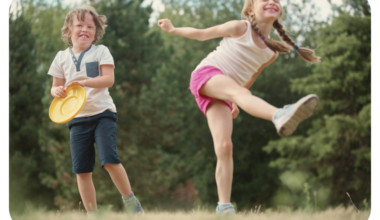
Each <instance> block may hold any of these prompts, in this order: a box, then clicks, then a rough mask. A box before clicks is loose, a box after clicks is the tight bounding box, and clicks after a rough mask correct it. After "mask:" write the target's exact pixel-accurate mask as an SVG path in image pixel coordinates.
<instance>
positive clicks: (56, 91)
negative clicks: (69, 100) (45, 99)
mask: <svg viewBox="0 0 380 220" xmlns="http://www.w3.org/2000/svg"><path fill="white" fill-rule="evenodd" d="M51 95H52V96H53V97H56V98H61V97H62V98H64V97H66V92H65V90H64V88H63V86H56V87H53V88H52V89H51Z"/></svg>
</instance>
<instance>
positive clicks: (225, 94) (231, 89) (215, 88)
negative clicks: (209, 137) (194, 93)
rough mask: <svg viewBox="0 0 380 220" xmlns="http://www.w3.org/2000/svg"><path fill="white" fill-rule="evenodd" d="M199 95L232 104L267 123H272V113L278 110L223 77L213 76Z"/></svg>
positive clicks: (226, 77) (231, 80)
mask: <svg viewBox="0 0 380 220" xmlns="http://www.w3.org/2000/svg"><path fill="white" fill-rule="evenodd" d="M199 93H200V94H201V95H205V96H208V97H212V98H216V99H220V100H227V101H230V102H233V103H235V104H236V105H238V106H239V107H240V108H242V109H243V110H244V111H245V112H247V113H248V114H250V115H252V116H255V117H258V118H262V119H265V120H268V121H272V118H273V115H274V113H275V112H276V111H277V110H278V108H276V107H274V106H272V105H270V104H269V103H267V102H266V101H264V100H262V99H261V98H259V97H257V96H254V95H252V93H251V92H250V91H249V90H248V89H246V88H244V87H242V86H240V85H239V84H237V83H236V82H235V81H234V80H233V79H231V78H229V77H228V76H225V75H216V76H213V77H212V78H211V79H210V80H208V81H207V83H205V84H204V85H203V86H202V88H201V89H200V90H199Z"/></svg>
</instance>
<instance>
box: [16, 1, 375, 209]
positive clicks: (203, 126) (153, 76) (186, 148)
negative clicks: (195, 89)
mask: <svg viewBox="0 0 380 220" xmlns="http://www.w3.org/2000/svg"><path fill="white" fill-rule="evenodd" d="M86 2H87V1H86ZM90 2H91V4H92V5H93V6H94V7H95V8H96V10H97V11H98V13H99V14H104V15H106V16H107V18H108V27H107V28H106V34H105V35H104V37H103V39H102V40H101V41H100V42H99V43H98V44H104V45H105V46H107V47H108V48H109V49H110V51H111V54H112V55H113V58H114V61H115V67H116V68H115V78H116V81H115V85H114V86H113V87H112V88H110V89H109V91H110V94H111V96H112V98H113V100H114V102H115V104H116V108H117V114H118V130H117V131H118V154H119V157H120V158H121V161H122V164H123V165H124V166H125V168H126V171H127V173H128V176H129V179H130V181H131V184H132V189H133V191H134V193H135V194H136V195H137V196H138V198H139V200H140V201H141V202H142V204H143V206H144V207H145V208H146V209H151V210H152V209H154V208H160V209H162V210H165V209H170V210H175V209H181V210H190V209H192V208H193V207H198V206H202V207H211V208H212V209H214V207H215V203H216V202H217V191H216V184H215V164H216V157H215V153H214V149H213V143H212V138H211V134H210V132H209V129H208V127H207V120H206V118H205V117H204V116H203V114H202V112H201V111H199V109H198V107H197V105H196V103H195V101H194V97H193V96H192V95H191V93H190V91H189V90H188V86H189V79H190V75H191V72H192V71H193V70H194V68H195V67H196V66H197V65H198V63H199V62H200V61H201V60H202V59H203V58H204V57H206V56H207V54H208V53H209V52H211V51H212V50H214V49H215V48H216V47H217V46H218V44H219V42H220V40H221V38H219V39H213V40H209V41H204V42H198V41H195V40H191V39H186V38H183V37H179V36H174V35H169V34H167V33H164V32H162V31H161V30H160V28H159V27H158V26H157V25H149V22H148V19H149V16H150V13H151V12H152V9H151V7H141V4H142V0H112V1H106V0H96V1H90ZM163 2H164V4H165V11H164V12H163V13H161V15H160V17H161V18H165V17H168V18H170V19H171V20H172V21H173V24H174V25H175V26H191V27H195V28H206V27H211V26H214V25H217V24H221V23H224V22H226V21H229V20H233V19H240V10H241V8H242V5H243V3H244V1H243V0H237V1H236V0H235V1H232V0H228V1H216V0H204V1H182V0H165V1H163ZM365 2H366V1H360V0H352V1H346V2H345V4H346V5H347V7H339V8H336V9H335V10H336V11H338V12H339V13H340V16H339V17H336V18H334V19H333V20H332V21H331V23H325V22H317V21H316V20H315V18H316V16H318V14H317V11H316V10H315V8H314V7H313V4H312V3H311V2H310V0H304V1H302V3H300V2H298V1H297V3H296V2H295V1H293V0H287V1H286V4H284V5H283V6H284V10H285V11H286V17H285V27H286V29H287V33H289V34H290V36H291V37H292V38H293V39H294V40H295V41H296V42H297V44H298V45H300V46H306V47H310V48H317V55H319V56H322V62H321V63H320V64H318V65H310V64H307V63H306V62H305V61H303V60H302V59H301V58H300V57H299V56H298V55H297V54H296V53H295V52H291V53H290V54H284V55H280V57H279V58H278V59H277V61H276V62H275V63H274V64H272V65H271V66H269V67H267V68H266V69H265V70H264V71H263V72H262V73H261V75H260V76H259V77H258V79H257V81H256V82H255V84H254V85H253V86H252V88H251V89H250V90H251V92H252V93H253V94H254V95H257V96H259V97H261V98H263V99H264V100H266V101H268V102H269V103H271V104H273V105H275V106H279V107H280V106H282V105H285V104H289V103H292V102H295V101H296V100H298V99H299V98H300V97H301V96H304V95H306V94H308V93H316V94H317V95H318V96H319V97H320V100H321V103H320V107H319V108H318V111H317V112H316V114H315V115H314V116H313V117H312V118H311V119H309V120H307V121H305V122H303V123H302V124H301V125H300V126H299V128H298V130H297V131H296V132H295V133H294V136H292V137H290V138H286V139H279V137H278V135H277V134H276V132H275V129H274V126H273V124H272V123H270V122H266V121H263V120H260V119H256V118H253V117H251V116H249V115H247V114H246V113H244V112H242V111H241V113H240V115H239V117H238V118H237V119H236V120H234V134H233V137H232V138H233V143H234V170H235V171H234V184H233V189H232V202H235V203H236V204H237V206H238V209H239V210H241V209H251V208H252V207H255V206H258V205H261V207H262V210H263V209H267V210H271V209H270V208H273V207H278V208H280V206H281V205H282V206H291V207H293V208H301V207H305V208H307V209H311V208H313V207H318V208H325V207H327V206H330V205H339V204H341V203H345V204H348V203H346V202H347V201H348V200H347V198H346V197H345V191H349V193H350V194H351V196H352V199H353V200H354V202H356V201H359V204H360V202H361V201H362V203H363V207H365V208H366V209H367V208H368V207H369V205H368V202H367V201H369V199H370V197H369V192H370V187H369V186H370V184H369V180H370V166H369V164H370V144H371V143H370V137H371V136H370V135H371V134H370V126H371V122H370V110H371V104H370V102H371V96H370V80H371V79H370V60H369V59H368V58H369V57H370V39H371V38H370V16H368V13H370V9H369V8H368V7H367V6H366V4H365ZM21 5H22V9H21V12H22V13H20V14H18V15H14V16H12V17H11V18H10V119H11V120H10V156H11V158H10V167H11V168H10V173H11V176H10V179H11V187H10V193H11V209H14V210H15V211H18V212H19V211H21V210H23V209H24V207H25V203H26V202H33V204H34V205H35V206H46V207H47V208H49V209H54V210H55V209H58V210H61V211H64V210H71V209H76V208H77V206H78V203H79V201H80V195H79V192H78V188H77V182H76V177H75V174H73V173H71V167H72V165H71V155H70V141H69V130H68V128H67V125H58V124H54V123H53V122H51V121H50V119H49V118H48V109H49V105H50V103H51V101H52V99H53V98H52V97H51V95H50V88H51V83H52V79H51V76H48V75H47V74H46V73H47V71H48V69H49V67H50V64H51V62H52V61H53V59H54V57H55V54H56V53H57V52H58V51H59V50H64V49H66V48H67V46H68V45H67V44H65V43H64V42H62V40H61V39H60V35H61V33H60V29H61V27H62V25H63V21H64V18H65V15H66V13H67V12H68V11H69V10H70V8H66V7H63V6H62V4H61V1H60V0H56V1H53V2H52V1H45V0H39V1H33V0H22V1H21ZM306 9H308V10H306ZM347 10H354V13H353V12H352V11H351V12H349V11H347ZM29 33H30V34H29ZM271 37H272V38H278V36H277V34H276V33H275V32H273V33H271ZM25 94H28V99H25V98H24V97H25ZM263 149H264V151H263ZM93 179H94V184H95V187H96V190H97V201H98V204H99V205H100V207H111V206H110V205H113V209H115V210H121V209H122V202H121V199H120V194H119V192H118V191H117V189H116V187H115V186H114V185H113V183H112V181H111V179H110V178H109V175H108V173H107V172H106V171H105V170H104V169H103V168H101V167H100V166H99V164H98V162H96V164H95V170H94V174H93ZM248 192H249V193H248ZM21 195H22V197H21ZM366 199H367V200H366ZM13 204H21V206H18V207H17V206H15V205H13ZM359 206H360V205H359Z"/></svg>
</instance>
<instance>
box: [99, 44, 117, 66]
mask: <svg viewBox="0 0 380 220" xmlns="http://www.w3.org/2000/svg"><path fill="white" fill-rule="evenodd" d="M104 64H111V65H113V66H114V67H115V63H114V61H113V57H112V55H111V52H110V51H109V49H108V47H106V46H104V50H103V52H102V54H101V56H100V61H99V66H101V65H104Z"/></svg>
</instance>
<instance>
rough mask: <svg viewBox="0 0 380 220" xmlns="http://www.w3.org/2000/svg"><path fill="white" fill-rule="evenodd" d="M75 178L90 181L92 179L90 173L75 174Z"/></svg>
mask: <svg viewBox="0 0 380 220" xmlns="http://www.w3.org/2000/svg"><path fill="white" fill-rule="evenodd" d="M77 178H78V179H82V180H84V179H89V178H90V179H91V178H92V173H77Z"/></svg>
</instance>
